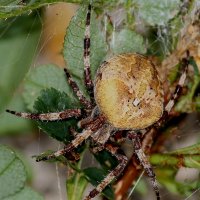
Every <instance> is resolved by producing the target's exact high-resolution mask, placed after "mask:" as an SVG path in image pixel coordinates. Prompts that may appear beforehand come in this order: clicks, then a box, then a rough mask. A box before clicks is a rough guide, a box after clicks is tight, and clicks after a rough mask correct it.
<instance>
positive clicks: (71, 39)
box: [63, 6, 107, 93]
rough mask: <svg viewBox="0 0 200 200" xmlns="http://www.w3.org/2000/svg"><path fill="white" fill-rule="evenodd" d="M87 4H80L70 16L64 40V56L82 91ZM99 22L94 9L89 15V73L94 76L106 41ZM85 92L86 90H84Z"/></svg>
mask: <svg viewBox="0 0 200 200" xmlns="http://www.w3.org/2000/svg"><path fill="white" fill-rule="evenodd" d="M86 13H87V6H82V7H80V9H79V10H78V11H77V13H76V15H75V16H74V17H73V18H72V20H71V22H70V24H69V26H68V29H67V34H66V36H65V41H64V49H63V53H64V58H65V60H66V62H67V68H68V69H69V71H70V73H71V75H72V76H73V78H74V80H75V81H76V82H77V84H78V86H79V87H80V89H81V90H82V91H85V88H84V63H83V39H84V32H85V18H86ZM98 24H99V22H98V21H97V19H96V15H95V13H94V11H92V16H91V48H90V49H91V56H90V60H91V73H92V77H93V78H94V76H95V73H96V70H97V68H98V67H99V66H100V64H101V62H102V61H103V59H104V57H105V55H106V47H107V46H106V43H105V40H104V38H103V35H102V32H101V31H99V26H98ZM85 93H86V92H85Z"/></svg>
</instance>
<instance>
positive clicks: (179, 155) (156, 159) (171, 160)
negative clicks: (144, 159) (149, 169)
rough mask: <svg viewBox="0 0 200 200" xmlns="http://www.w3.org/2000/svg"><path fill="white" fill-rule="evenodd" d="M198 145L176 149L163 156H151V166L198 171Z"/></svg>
mask: <svg viewBox="0 0 200 200" xmlns="http://www.w3.org/2000/svg"><path fill="white" fill-rule="evenodd" d="M199 148H200V143H198V144H195V145H192V146H189V147H186V148H182V149H178V150H176V151H172V152H169V153H165V154H153V155H152V156H151V158H150V162H151V163H152V164H153V165H158V166H159V167H162V166H173V167H181V166H184V167H190V168H197V169H200V153H199Z"/></svg>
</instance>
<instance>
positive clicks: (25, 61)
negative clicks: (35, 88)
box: [0, 3, 41, 111]
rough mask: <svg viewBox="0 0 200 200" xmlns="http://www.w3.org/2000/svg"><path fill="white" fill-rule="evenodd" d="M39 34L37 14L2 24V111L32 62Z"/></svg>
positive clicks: (0, 61) (0, 63)
mask: <svg viewBox="0 0 200 200" xmlns="http://www.w3.org/2000/svg"><path fill="white" fill-rule="evenodd" d="M0 5H1V3H0ZM0 7H1V6H0ZM40 30H41V23H40V21H39V20H38V16H37V15H35V13H33V14H31V15H29V16H26V17H25V16H21V17H17V18H15V19H10V20H0V36H1V37H0V71H1V73H0V91H1V98H0V111H2V110H3V109H4V108H5V106H6V105H7V104H8V103H9V101H10V99H11V97H12V96H13V93H14V91H15V90H16V88H17V87H18V86H19V83H20V82H21V81H22V79H23V78H24V76H25V74H26V73H27V71H28V68H29V67H30V65H31V63H32V61H33V57H34V55H35V53H36V48H37V44H38V39H39V36H40Z"/></svg>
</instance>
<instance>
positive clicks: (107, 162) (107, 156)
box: [94, 150, 118, 171]
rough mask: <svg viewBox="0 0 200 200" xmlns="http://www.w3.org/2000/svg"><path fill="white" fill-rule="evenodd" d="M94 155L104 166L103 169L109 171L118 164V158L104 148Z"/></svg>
mask: <svg viewBox="0 0 200 200" xmlns="http://www.w3.org/2000/svg"><path fill="white" fill-rule="evenodd" d="M94 157H95V158H96V159H97V161H98V162H99V163H100V165H101V166H102V167H103V169H105V170H107V171H109V170H112V169H113V168H115V167H116V166H117V165H118V161H117V159H116V158H115V157H114V156H112V154H111V153H110V152H108V151H105V150H103V151H100V152H98V153H95V154H94Z"/></svg>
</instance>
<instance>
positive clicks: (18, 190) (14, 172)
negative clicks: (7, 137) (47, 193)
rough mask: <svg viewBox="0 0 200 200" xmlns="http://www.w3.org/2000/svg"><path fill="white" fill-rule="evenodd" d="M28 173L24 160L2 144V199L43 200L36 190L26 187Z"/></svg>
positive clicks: (0, 159)
mask: <svg viewBox="0 0 200 200" xmlns="http://www.w3.org/2000/svg"><path fill="white" fill-rule="evenodd" d="M26 180H27V173H26V170H25V166H24V164H23V162H22V161H21V160H20V159H19V157H18V156H17V155H16V153H15V152H14V151H12V150H11V149H9V148H8V147H6V146H4V145H0V186H1V187H0V199H2V200H26V199H28V200H29V199H30V200H42V199H43V198H42V197H40V196H39V195H38V194H37V193H36V192H34V191H32V190H31V189H30V188H28V187H25V182H26Z"/></svg>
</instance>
